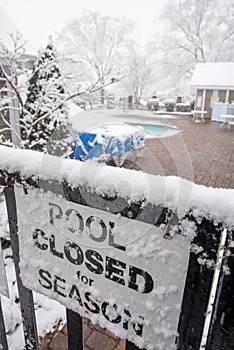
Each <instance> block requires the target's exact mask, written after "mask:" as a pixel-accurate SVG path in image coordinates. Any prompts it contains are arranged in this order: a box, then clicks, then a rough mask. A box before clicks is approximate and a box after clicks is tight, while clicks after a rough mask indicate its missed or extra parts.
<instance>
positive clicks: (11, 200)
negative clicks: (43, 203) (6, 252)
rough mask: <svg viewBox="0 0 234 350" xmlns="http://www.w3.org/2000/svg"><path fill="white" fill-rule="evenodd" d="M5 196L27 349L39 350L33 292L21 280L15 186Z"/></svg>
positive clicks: (5, 190) (9, 186)
mask: <svg viewBox="0 0 234 350" xmlns="http://www.w3.org/2000/svg"><path fill="white" fill-rule="evenodd" d="M4 194H5V199H6V207H7V213H8V220H9V227H10V236H11V246H12V252H13V259H14V265H15V272H16V279H17V285H18V291H19V300H20V308H21V313H22V320H23V330H24V337H25V349H26V350H38V338H37V327H36V318H35V311H34V304H33V296H32V291H31V290H29V289H27V288H25V287H24V286H23V284H22V282H21V279H20V269H19V262H20V258H19V240H18V223H17V209H16V199H15V192H14V186H13V184H11V183H9V184H8V186H6V187H5V188H4Z"/></svg>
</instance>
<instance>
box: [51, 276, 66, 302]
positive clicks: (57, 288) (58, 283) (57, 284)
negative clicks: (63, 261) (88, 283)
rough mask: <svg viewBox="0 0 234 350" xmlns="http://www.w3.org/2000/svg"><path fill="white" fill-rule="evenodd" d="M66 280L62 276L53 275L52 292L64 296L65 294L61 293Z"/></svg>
mask: <svg viewBox="0 0 234 350" xmlns="http://www.w3.org/2000/svg"><path fill="white" fill-rule="evenodd" d="M63 284H65V285H66V280H65V279H63V278H60V277H59V276H56V275H55V276H54V292H56V293H58V295H61V297H64V298H66V294H64V293H63V291H64V290H65V289H66V288H65V286H64V285H63Z"/></svg>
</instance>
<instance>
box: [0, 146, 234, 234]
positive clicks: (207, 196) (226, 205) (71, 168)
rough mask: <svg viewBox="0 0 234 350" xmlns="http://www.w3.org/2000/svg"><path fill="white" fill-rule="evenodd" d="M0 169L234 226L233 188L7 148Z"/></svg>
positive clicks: (0, 151) (0, 155) (0, 158)
mask: <svg viewBox="0 0 234 350" xmlns="http://www.w3.org/2000/svg"><path fill="white" fill-rule="evenodd" d="M0 170H2V171H3V170H4V171H7V172H8V173H19V174H20V176H22V177H24V178H29V177H34V178H35V179H36V178H37V179H39V181H40V180H41V181H42V180H43V181H44V180H54V181H58V182H60V183H61V182H63V181H66V182H67V183H68V184H69V185H70V186H71V187H72V188H78V187H82V186H83V187H89V190H90V191H95V192H96V193H98V194H99V195H100V196H109V197H113V198H114V197H121V198H124V199H126V200H127V201H129V202H137V201H138V202H144V205H146V204H152V205H155V206H162V207H165V208H169V209H171V210H173V211H174V212H176V213H177V215H178V216H179V217H180V218H182V217H183V216H184V215H185V214H186V213H188V212H191V210H192V212H193V216H195V217H196V218H197V219H198V220H200V219H201V218H204V217H209V218H210V219H212V220H214V221H215V222H222V223H223V225H224V226H225V227H226V228H231V229H232V228H233V227H234V216H233V212H234V189H223V188H211V187H205V186H202V185H197V184H194V183H193V182H190V181H188V180H185V179H182V178H180V177H176V176H165V177H164V176H155V175H150V174H147V173H144V172H142V171H135V170H128V169H123V168H121V169H120V168H115V167H110V166H106V165H103V164H98V163H95V162H91V161H90V162H89V161H88V162H79V161H77V160H71V159H62V158H58V157H55V156H51V155H48V154H43V153H39V152H36V151H29V150H20V149H13V148H9V147H4V146H0Z"/></svg>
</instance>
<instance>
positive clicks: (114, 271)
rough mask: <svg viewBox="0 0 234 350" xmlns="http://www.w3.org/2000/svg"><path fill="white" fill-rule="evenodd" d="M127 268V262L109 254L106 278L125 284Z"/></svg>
mask: <svg viewBox="0 0 234 350" xmlns="http://www.w3.org/2000/svg"><path fill="white" fill-rule="evenodd" d="M125 269H126V264H125V263H124V262H123V261H119V260H116V259H113V258H110V257H109V256H107V257H106V273H105V276H106V278H109V279H110V280H112V281H114V282H116V283H119V284H122V285H125V281H124V278H123V276H124V270H125Z"/></svg>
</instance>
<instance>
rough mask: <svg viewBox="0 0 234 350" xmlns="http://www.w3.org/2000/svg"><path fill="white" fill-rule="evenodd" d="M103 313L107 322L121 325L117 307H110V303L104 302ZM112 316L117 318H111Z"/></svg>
mask: <svg viewBox="0 0 234 350" xmlns="http://www.w3.org/2000/svg"><path fill="white" fill-rule="evenodd" d="M111 308H112V309H114V310H111ZM102 313H103V316H104V317H105V318H106V319H107V321H109V322H111V323H120V321H121V316H120V315H119V314H118V312H117V305H116V304H114V305H110V304H109V303H107V302H106V301H104V302H103V303H102ZM110 315H111V316H113V315H114V316H113V317H115V318H110Z"/></svg>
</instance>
